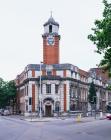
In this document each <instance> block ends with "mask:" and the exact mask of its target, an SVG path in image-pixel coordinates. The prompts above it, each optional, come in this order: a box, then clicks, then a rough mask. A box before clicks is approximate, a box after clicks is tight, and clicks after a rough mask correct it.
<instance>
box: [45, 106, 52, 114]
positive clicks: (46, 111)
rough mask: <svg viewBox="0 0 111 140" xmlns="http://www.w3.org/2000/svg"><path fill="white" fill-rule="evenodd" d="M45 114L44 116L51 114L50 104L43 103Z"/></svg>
mask: <svg viewBox="0 0 111 140" xmlns="http://www.w3.org/2000/svg"><path fill="white" fill-rule="evenodd" d="M45 116H46V117H51V116H52V106H51V105H45Z"/></svg>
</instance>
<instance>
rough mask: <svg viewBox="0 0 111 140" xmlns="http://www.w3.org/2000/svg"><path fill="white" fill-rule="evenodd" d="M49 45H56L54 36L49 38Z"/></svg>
mask: <svg viewBox="0 0 111 140" xmlns="http://www.w3.org/2000/svg"><path fill="white" fill-rule="evenodd" d="M47 43H48V45H54V37H53V36H52V35H50V36H48V37H47Z"/></svg>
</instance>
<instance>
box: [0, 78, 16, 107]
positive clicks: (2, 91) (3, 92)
mask: <svg viewBox="0 0 111 140" xmlns="http://www.w3.org/2000/svg"><path fill="white" fill-rule="evenodd" d="M15 99H16V86H15V83H14V81H10V82H5V81H3V79H1V78H0V108H5V107H6V106H10V105H11V102H12V105H13V104H14V101H15Z"/></svg>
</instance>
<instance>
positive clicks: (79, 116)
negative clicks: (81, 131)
mask: <svg viewBox="0 0 111 140" xmlns="http://www.w3.org/2000/svg"><path fill="white" fill-rule="evenodd" d="M77 122H81V114H79V115H77Z"/></svg>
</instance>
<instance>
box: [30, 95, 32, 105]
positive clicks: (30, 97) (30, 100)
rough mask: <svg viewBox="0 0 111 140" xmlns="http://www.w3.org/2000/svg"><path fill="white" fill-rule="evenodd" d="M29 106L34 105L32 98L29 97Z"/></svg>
mask: <svg viewBox="0 0 111 140" xmlns="http://www.w3.org/2000/svg"><path fill="white" fill-rule="evenodd" d="M29 105H32V97H29Z"/></svg>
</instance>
